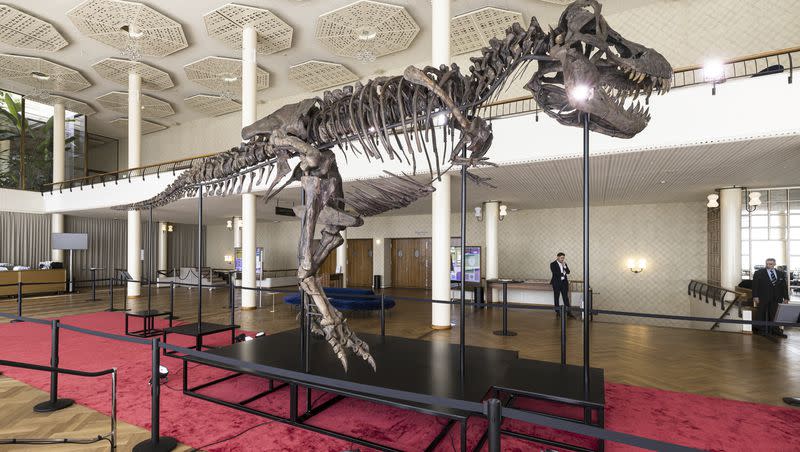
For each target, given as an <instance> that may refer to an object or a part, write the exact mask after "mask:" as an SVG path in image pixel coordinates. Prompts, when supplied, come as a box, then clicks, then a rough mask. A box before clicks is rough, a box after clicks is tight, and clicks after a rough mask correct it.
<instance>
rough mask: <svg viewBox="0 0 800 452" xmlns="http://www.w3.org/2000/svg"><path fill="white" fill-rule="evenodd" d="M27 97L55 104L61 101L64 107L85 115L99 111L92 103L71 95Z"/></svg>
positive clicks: (42, 102)
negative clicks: (70, 96)
mask: <svg viewBox="0 0 800 452" xmlns="http://www.w3.org/2000/svg"><path fill="white" fill-rule="evenodd" d="M25 98H26V99H30V100H32V101H35V102H39V103H41V104H45V105H55V104H56V103H57V102H61V103H62V104H64V108H66V109H67V110H68V111H73V112H75V113H80V114H82V115H85V116H91V115H93V114H95V113H97V111H96V110H95V109H94V108H92V106H91V105H89V104H87V103H85V102H81V101H79V100H75V99H70V98H69V97H64V96H57V95H52V94H51V95H47V96H42V95H26V96H25Z"/></svg>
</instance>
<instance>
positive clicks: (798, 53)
mask: <svg viewBox="0 0 800 452" xmlns="http://www.w3.org/2000/svg"><path fill="white" fill-rule="evenodd" d="M795 58H800V46H797V47H790V48H786V49H781V50H775V51H771V52H764V53H759V54H754V55H746V56H743V57H738V58H733V59H729V60H726V61H723V62H722V65H723V68H724V72H725V78H724V80H730V79H736V78H743V77H753V76H757V75H769V74H777V73H783V72H787V81H788V83H792V81H793V80H792V78H793V77H792V71H793V70H794V59H795ZM768 68H772V69H771V70H768V71H767V69H768ZM762 71H763V72H762ZM711 83H717V84H719V83H722V81H720V80H717V81H712V80H707V79H706V77H705V74H704V70H703V67H702V66H699V65H696V66H686V67H682V68H677V69H675V70H674V72H673V76H672V87H673V88H683V87H687V86H694V85H700V84H711ZM478 112H479V113H480V115H481V116H482V117H483V118H485V119H499V118H508V117H512V116H518V115H523V114H534V115H535V116H536V118H537V120H538V115H539V113H541V109H540V108H539V107H538V105H537V104H536V101H534V100H533V97H531V96H523V97H516V98H511V99H504V100H499V101H496V102H492V103H490V104H487V105H484V106H482V107H480V108H478ZM215 154H217V153H211V154H205V155H198V156H194V157H189V158H185V159H180V160H172V161H168V162H161V163H155V164H152V165H147V166H141V167H138V168H130V169H124V170H119V171H114V172H110V173H104V174H97V175H94V176H87V177H80V178H75V179H70V180H66V181H63V182H56V183H52V184H48V185H49V188H48V189H46V190H44V191H43V192H42V193H46V192H54V191H62V192H63V191H64V190H70V191H71V190H73V189H75V188H78V189H81V190H82V189H83V187H85V186H87V185H88V186H91V187H94V186H95V185H103V186H105V185H106V184H109V183H115V184H119V183H120V181H123V182H124V181H126V180H127V181H128V182H130V181H131V180H133V179H135V178H136V177H142V179H144V177H145V176H146V175H149V174H154V175H156V177H159V175H160V174H163V173H166V172H171V173H173V174H174V173H175V172H176V171H180V170H184V169H187V168H189V167H190V166H191V165H192V163H193V162H194V161H195V160H199V159H202V158H205V157H209V156H211V155H215Z"/></svg>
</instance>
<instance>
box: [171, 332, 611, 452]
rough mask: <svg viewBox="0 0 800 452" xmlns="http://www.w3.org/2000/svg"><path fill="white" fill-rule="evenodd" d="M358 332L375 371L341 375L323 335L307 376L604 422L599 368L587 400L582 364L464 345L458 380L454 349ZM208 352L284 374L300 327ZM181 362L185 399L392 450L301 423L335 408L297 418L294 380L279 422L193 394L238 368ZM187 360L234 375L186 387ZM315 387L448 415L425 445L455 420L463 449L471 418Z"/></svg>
mask: <svg viewBox="0 0 800 452" xmlns="http://www.w3.org/2000/svg"><path fill="white" fill-rule="evenodd" d="M176 328H180V327H176ZM358 335H359V337H360V338H361V339H362V340H364V341H365V342H367V343H368V344H369V347H370V353H371V354H372V356H373V358H374V359H375V362H376V363H377V370H376V371H373V370H372V368H371V367H370V366H369V364H367V363H366V362H365V361H363V360H361V359H359V358H357V357H355V356H353V355H350V359H349V372H345V371H344V369H343V368H342V366H341V363H340V362H339V360H338V359H337V358H336V356H335V355H334V354H333V352H332V351H331V349H330V346H329V345H328V343H327V342H325V341H324V340H323V339H321V338H317V337H312V338H311V341H310V344H309V357H310V359H309V365H310V369H309V373H311V374H313V375H318V376H323V377H328V378H335V379H342V380H347V381H351V382H356V383H363V384H367V385H373V386H381V387H385V388H389V389H397V390H402V391H409V392H416V393H420V394H430V395H433V396H439V397H447V398H455V399H462V400H468V401H474V402H481V401H482V400H484V399H485V398H486V397H487V395H490V393H491V392H495V393H502V394H506V395H508V396H509V397H510V398H513V397H532V398H538V399H544V400H550V401H553V402H559V403H564V404H566V405H571V406H579V407H583V408H586V409H590V410H596V412H597V416H591V415H590V416H589V417H588V420H587V419H586V418H584V419H572V420H574V421H575V422H580V423H590V424H593V425H600V426H602V423H603V417H604V416H603V415H602V411H603V408H604V402H605V397H604V376H603V370H602V369H594V368H593V369H591V375H592V379H591V388H590V394H588V397H583V395H584V394H583V392H584V390H583V368H582V367H580V366H572V365H567V366H562V365H561V364H559V363H551V362H545V361H535V360H528V359H521V358H519V354H518V352H516V351H511V350H500V349H493V348H485V347H475V346H467V347H466V350H465V357H466V359H465V374H464V378H463V379H462V378H461V376H460V375H459V346H458V344H451V343H449V342H441V341H425V340H418V339H407V338H401V337H394V336H385V337H382V336H379V335H374V334H367V333H358ZM208 353H211V354H213V355H218V356H224V357H227V358H233V359H236V360H241V361H244V362H248V363H257V364H261V365H265V366H270V367H276V368H281V369H286V370H294V371H302V370H303V362H302V360H301V355H300V335H299V331H298V330H291V331H284V332H281V333H277V334H274V335H269V336H262V337H259V338H256V339H254V340H252V341H246V342H239V343H235V344H233V345H230V346H226V347H220V348H216V349H213V350H209V351H208ZM183 359H184V366H183V369H184V380H183V384H184V387H183V389H184V392H185V393H186V394H188V395H191V396H194V397H199V398H201V399H205V400H209V401H212V402H215V403H220V404H222V405H226V406H230V407H233V408H237V409H240V410H243V411H246V412H249V413H253V414H258V415H261V416H264V417H267V418H270V419H274V420H277V421H280V422H286V423H289V424H292V425H296V426H299V427H302V428H307V429H309V430H313V431H317V432H320V433H324V434H327V435H330V436H334V437H337V438H341V439H345V440H348V441H353V442H355V443H358V444H362V445H365V446H369V447H375V448H378V449H380V450H392V448H391V446H389V445H384V444H376V443H373V442H370V441H367V440H363V439H360V438H354V437H351V436H348V435H344V434H341V433H337V432H333V431H330V430H326V429H321V428H319V427H315V426H312V425H309V424H305V423H304V421H306V420H308V419H309V418H311V417H312V416H313V415H314V414H317V413H318V412H320V411H322V409H324V408H327V406H330V405H332V404H334V403H336V402H335V401H334V402H332V403H330V404H328V405H327V406H325V407H320V408H321V409H320V408H315V409H313V410H309V409H308V407H306V410H307V412H306V413H305V414H301V415H299V416H298V406H297V405H298V404H297V395H296V391H297V389H298V387H300V386H303V387H305V385H300V384H299V383H297V382H287V383H288V384H289V386H290V388H291V393H290V394H291V396H292V397H291V401H290V404H291V406H290V412H291V413H292V415H291V416H290V417H289V418H285V417H282V416H279V415H276V414H273V413H266V412H263V411H259V410H255V409H253V408H251V407H249V406H247V404H249V403H250V402H252V401H253V400H255V399H256V398H258V397H256V398H253V397H250V398H248V399H247V400H246V401H244V402H231V401H225V400H219V399H216V398H213V397H210V396H207V395H204V394H202V393H200V392H198V391H199V390H200V389H202V388H207V387H209V386H212V385H214V384H217V383H221V382H222V381H227V380H230V379H231V378H236V377H237V376H238V375H241V374H246V373H248V372H247V371H245V370H244V369H241V368H237V367H236V366H223V365H219V364H216V363H211V362H209V361H207V360H202V359H197V358H192V357H188V356H184V357H183ZM187 362H196V363H202V364H206V365H209V366H212V367H218V368H224V369H228V370H231V371H234V372H237V373H236V374H234V375H228V376H225V377H223V378H220V379H218V380H214V381H211V382H205V383H203V384H201V385H199V386H196V387H191V385H190V383H189V374H188V372H189V370H190V368H189V367H188V366H187ZM260 376H262V377H265V378H268V379H270V380H272V378H271V376H270V375H263V374H262V375H260ZM316 388H317V389H321V390H324V391H327V392H331V393H334V394H339V395H343V396H349V397H356V398H362V399H366V400H371V401H374V402H377V403H383V404H387V405H391V406H396V407H400V408H406V409H411V410H414V411H418V412H422V413H426V414H433V415H437V416H443V417H446V418H448V419H449V420H450V422H449V423H448V424H447V426H446V429H445V430H444V431H443V432H442V433H441V434H440V435H439V436H437V438H436V439H435V440H434V443H431V445H429V446H428V449H429V450H430V449H432V448H433V447H435V445H436V443H438V441H440V440H441V439H442V438H444V437H445V434H446V431H447V430H449V428H450V426H451V425H452V424H453V423H454V422H456V421H457V422H460V423H461V439H462V443H461V450H466V427H467V423H466V418H467V417H468V416H469V415H470V413H466V412H461V411H458V410H452V409H449V408H445V407H437V406H432V405H423V404H415V403H408V402H403V401H397V400H392V399H379V398H376V397H375V396H374V395H372V394H361V393H354V392H350V391H343V390H341V389H340V388H337V387H316ZM271 392H272V391H266V392H265V393H264V394H261V395H259V397H260V396H265V395H267V394H269V393H271ZM510 398H509V401H510ZM307 403H308V402H307ZM587 421H588V422H587ZM531 439H533V438H531ZM561 445H562V446H564V447H567V448H575V446H572V445H569V444H561ZM600 448H601V449H602V443H601V444H600ZM578 449H579V448H578Z"/></svg>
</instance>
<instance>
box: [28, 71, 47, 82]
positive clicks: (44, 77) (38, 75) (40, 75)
mask: <svg viewBox="0 0 800 452" xmlns="http://www.w3.org/2000/svg"><path fill="white" fill-rule="evenodd" d="M31 77H33V78H35V79H36V80H42V81H44V80H50V76H49V75H47V74H45V73H44V72H39V71H33V72H31Z"/></svg>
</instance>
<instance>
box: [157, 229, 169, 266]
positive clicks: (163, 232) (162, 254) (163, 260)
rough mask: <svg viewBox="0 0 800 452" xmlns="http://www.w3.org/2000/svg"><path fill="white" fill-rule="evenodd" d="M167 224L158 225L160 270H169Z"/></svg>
mask: <svg viewBox="0 0 800 452" xmlns="http://www.w3.org/2000/svg"><path fill="white" fill-rule="evenodd" d="M168 237H169V233H168V232H167V223H165V222H163V221H162V222H159V223H158V270H159V271H163V270H167V238H168Z"/></svg>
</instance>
